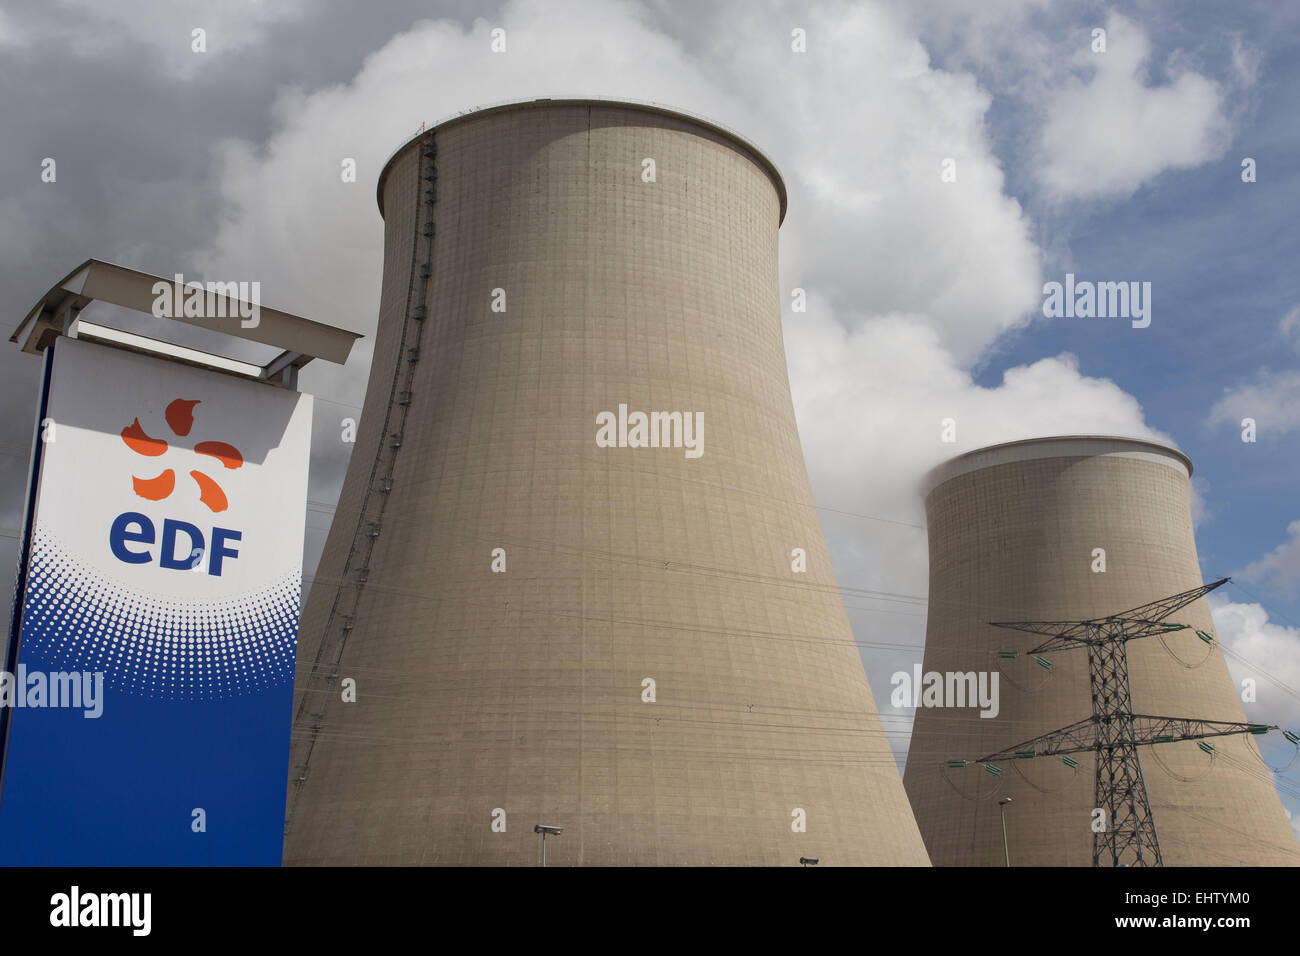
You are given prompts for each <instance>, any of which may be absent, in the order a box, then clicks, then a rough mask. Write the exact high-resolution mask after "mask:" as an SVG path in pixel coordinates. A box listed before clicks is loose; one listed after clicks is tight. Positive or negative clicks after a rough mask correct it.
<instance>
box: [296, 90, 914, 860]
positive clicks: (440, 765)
mask: <svg viewBox="0 0 1300 956" xmlns="http://www.w3.org/2000/svg"><path fill="white" fill-rule="evenodd" d="M379 203H380V209H381V212H382V213H383V215H384V219H385V251H384V281H383V293H382V300H381V303H380V316H379V327H378V334H377V338H376V342H375V356H374V365H373V368H372V370H371V373H370V383H369V388H368V392H367V395H366V404H365V414H364V417H363V419H362V422H361V428H360V432H359V434H358V435H357V442H356V449H355V451H354V453H353V456H352V461H351V464H350V466H349V470H348V475H347V479H346V482H345V484H344V488H343V492H342V497H341V500H340V502H339V507H338V510H337V513H336V515H335V519H334V525H333V528H332V529H331V531H330V535H329V539H328V543H327V546H326V549H325V554H324V558H323V559H322V561H321V564H320V568H319V572H318V576H317V579H316V582H315V585H314V586H313V588H312V591H311V595H310V599H309V601H308V603H307V607H306V609H305V613H304V616H303V623H302V630H301V641H300V647H299V657H298V661H299V669H298V687H297V697H296V701H295V708H296V711H295V713H296V717H295V723H294V739H293V747H292V756H291V766H290V779H289V792H288V810H287V820H286V843H285V861H286V863H289V864H339V863H342V864H352V863H355V864H459V865H464V864H495V865H500V864H520V865H536V864H537V863H538V861H539V857H540V848H541V844H540V839H541V838H540V837H539V836H538V834H537V833H535V832H534V827H535V826H537V825H547V826H556V827H562V828H563V832H562V834H560V835H557V836H551V837H549V838H548V842H547V857H548V864H549V865H580V864H586V865H591V864H763V865H778V864H781V865H797V864H798V862H799V860H800V857H811V858H816V859H819V860H820V861H821V863H822V864H823V865H846V864H918V865H925V864H926V863H927V862H928V860H927V857H926V855H925V850H924V846H923V844H922V841H921V837H920V834H919V832H918V831H917V827H916V824H915V821H914V820H913V818H912V813H911V810H910V808H909V807H908V803H907V798H906V795H905V793H904V791H903V787H902V781H901V779H900V777H899V774H898V771H897V769H896V765H895V762H894V759H893V757H892V755H891V753H890V748H889V746H888V744H887V742H886V739H885V737H884V735H883V733H882V730H881V725H880V722H879V721H878V720H877V718H876V717H875V705H874V703H873V700H872V696H871V692H870V689H869V687H868V685H867V681H866V677H865V674H864V672H863V668H862V663H861V660H860V658H859V655H858V651H857V648H856V646H855V644H854V640H853V635H852V633H851V631H850V628H849V624H848V621H847V618H846V615H845V612H844V608H843V604H842V601H841V598H840V596H839V593H838V590H837V587H836V583H835V578H834V575H833V573H832V570H831V566H830V561H829V558H828V555H827V549H826V546H825V543H824V541H823V538H822V533H821V529H820V526H819V523H818V520H817V516H816V511H815V509H814V507H813V504H812V496H811V492H810V488H809V484H808V479H807V476H806V473H805V470H804V463H803V456H802V453H801V450H800V445H799V437H798V433H797V431H796V428H795V419H794V414H793V409H792V405H791V400H790V392H789V384H788V375H787V371H786V365H785V353H784V347H783V344H782V338H781V312H780V293H779V288H778V282H777V228H778V225H779V224H780V221H781V218H782V217H783V215H784V211H785V191H784V187H783V185H782V182H781V180H780V178H779V176H778V174H777V172H776V171H775V169H774V168H773V166H772V165H771V163H770V162H769V161H768V160H766V159H765V158H764V157H763V156H762V155H761V154H760V153H759V152H758V151H756V150H755V149H754V147H752V146H750V145H749V144H748V143H746V142H745V141H743V140H741V139H739V138H738V137H736V136H735V135H734V134H732V133H729V132H727V131H725V130H722V129H720V128H718V127H715V126H712V125H710V124H708V123H706V122H703V121H701V120H698V119H694V118H691V117H688V116H684V115H680V114H677V113H674V112H670V111H667V110H663V109H657V108H651V107H647V106H638V105H631V104H623V103H614V102H608V101H571V100H555V101H551V100H547V101H537V102H533V103H525V104H517V105H511V106H505V107H496V108H491V109H487V110H482V111H479V112H475V113H471V114H467V115H463V116H460V117H457V118H455V119H453V120H451V121H449V122H446V123H443V124H442V125H440V126H437V127H436V128H434V129H432V130H430V131H428V132H425V133H422V134H420V135H419V136H418V137H416V138H415V139H414V140H412V141H411V142H409V143H408V144H406V145H405V146H404V147H403V148H402V149H400V150H399V151H398V152H397V153H396V155H395V156H394V157H393V158H392V160H391V161H390V162H389V163H388V165H387V166H386V167H385V169H384V171H383V173H382V174H381V176H380V183H379ZM804 555H806V559H805V558H804V557H803V556H804ZM804 560H806V567H807V570H806V571H805V572H800V571H797V570H795V568H796V567H797V566H798V565H799V563H800V562H802V561H804ZM349 680H353V681H355V698H356V699H355V702H350V701H345V700H344V696H345V694H348V693H349V691H348V688H349V687H351V684H350V683H349V684H346V685H345V681H349Z"/></svg>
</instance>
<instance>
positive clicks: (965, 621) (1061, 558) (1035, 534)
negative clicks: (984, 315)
mask: <svg viewBox="0 0 1300 956" xmlns="http://www.w3.org/2000/svg"><path fill="white" fill-rule="evenodd" d="M1191 468H1192V465H1191V462H1190V460H1189V459H1188V458H1187V457H1186V456H1185V455H1183V454H1182V453H1181V452H1179V451H1176V450H1174V449H1172V448H1167V447H1165V446H1163V445H1158V444H1152V443H1150V442H1144V441H1135V440H1128V439H1119V438H1095V437H1069V438H1049V439H1040V440H1035V441H1021V442H1012V443H1010V444H1006V445H997V446H994V447H991V448H984V449H980V450H978V451H973V452H971V453H969V454H966V455H962V456H960V457H958V458H955V459H953V460H951V461H949V462H947V463H946V464H944V465H942V466H940V467H939V468H938V469H936V470H935V472H933V473H932V475H931V476H930V482H929V486H930V488H931V490H930V491H929V495H928V497H927V499H926V514H927V517H928V521H929V535H930V610H929V619H928V626H927V634H926V646H925V664H924V671H925V672H927V673H928V672H937V673H948V672H967V671H990V672H996V673H997V674H998V675H999V687H1000V691H1001V692H1000V707H999V712H998V714H997V716H996V717H993V718H982V717H980V715H979V711H978V710H974V709H970V708H966V709H951V708H945V709H937V708H925V707H922V708H918V710H917V714H916V722H915V725H914V729H913V733H912V741H911V747H910V749H909V752H908V759H907V771H906V774H905V777H904V779H905V781H906V786H907V792H908V796H909V797H910V799H911V802H912V807H913V809H914V810H915V812H916V819H917V822H918V824H919V825H920V828H921V833H922V834H923V835H924V837H925V843H926V847H927V849H928V850H929V853H930V858H931V860H932V861H933V862H934V864H935V865H966V866H971V865H974V866H979V865H984V866H1001V865H1003V863H1004V860H1005V857H1004V848H1003V834H1002V826H1001V822H1000V819H999V800H1000V799H1001V798H1002V797H1005V796H1010V797H1011V803H1010V804H1007V805H1006V807H1005V811H1006V821H1007V824H1006V829H1007V850H1008V852H1009V856H1010V860H1011V865H1013V866H1016V865H1021V866H1032V865H1072V866H1089V865H1091V864H1092V847H1093V833H1092V829H1091V827H1092V823H1093V820H1094V815H1093V812H1092V811H1093V808H1094V806H1095V805H1096V800H1095V796H1094V769H1095V768H1094V760H1093V758H1092V756H1091V754H1089V753H1083V754H1076V755H1075V757H1076V758H1077V764H1078V766H1077V767H1073V768H1072V767H1070V766H1069V765H1068V764H1067V763H1066V762H1065V761H1063V760H1062V759H1061V758H1060V757H1044V756H1039V757H1034V758H1032V759H1027V760H1013V761H1010V762H1008V763H1005V764H1003V765H1002V773H1001V774H1000V775H995V774H992V773H989V772H987V771H986V770H985V769H984V768H983V767H981V766H978V765H975V766H968V767H965V768H952V767H949V766H948V764H947V761H948V760H949V759H971V760H973V759H976V758H978V757H980V756H982V755H987V754H992V753H996V752H998V751H1000V750H1003V749H1005V748H1009V747H1013V746H1014V745H1016V744H1018V743H1021V742H1023V741H1025V740H1028V739H1029V738H1032V737H1035V736H1037V735H1039V734H1043V733H1047V732H1049V731H1053V730H1056V729H1058V728H1061V727H1065V726H1066V725H1068V724H1071V723H1074V722H1075V721H1078V720H1081V719H1084V718H1087V717H1089V716H1090V715H1091V713H1092V710H1091V697H1090V691H1089V686H1090V684H1089V668H1088V652H1087V650H1085V649H1082V648H1079V649H1070V650H1058V651H1054V652H1052V653H1051V654H1049V655H1047V657H1046V658H1045V660H1046V662H1047V663H1048V664H1050V669H1048V668H1047V667H1045V666H1043V664H1042V663H1040V662H1038V661H1036V660H1034V657H1033V656H1027V655H1025V654H1024V653H1023V650H1025V649H1028V648H1031V647H1033V646H1035V645H1036V643H1037V642H1039V641H1041V640H1045V638H1038V637H1036V636H1035V635H1033V634H1027V633H1023V632H1019V631H1012V630H1005V629H1000V628H995V627H991V626H990V625H989V622H990V621H1071V620H1082V619H1091V618H1097V617H1103V616H1109V615H1112V614H1116V613H1118V612H1121V611H1125V610H1128V609H1130V608H1135V607H1138V606H1139V605H1142V604H1146V603H1148V602H1150V601H1154V600H1157V599H1160V598H1164V597H1167V596H1170V595H1173V594H1177V593H1180V592H1183V591H1188V590H1191V589H1193V588H1196V587H1199V586H1200V585H1201V584H1202V579H1201V570H1200V566H1199V563H1198V561H1197V556H1196V543H1195V541H1194V539H1193V534H1192V516H1191V508H1190V504H1189V485H1188V479H1189V477H1190V475H1191ZM1096 549H1101V551H1104V555H1102V554H1101V553H1100V552H1099V551H1097V550H1096ZM1102 558H1104V568H1105V570H1104V571H1101V570H1099V569H1100V568H1101V567H1102V566H1103V565H1102V564H1100V563H1099V559H1102ZM1094 569H1098V570H1094ZM1169 620H1171V621H1173V622H1176V623H1179V624H1187V625H1190V627H1191V629H1189V630H1185V631H1179V632H1176V633H1173V634H1170V635H1166V636H1161V637H1148V638H1144V639H1141V640H1135V641H1131V642H1129V643H1128V661H1129V665H1130V682H1131V690H1132V712H1133V713H1137V714H1149V715H1154V716H1166V717H1198V718H1201V719H1207V720H1219V721H1245V719H1246V718H1245V715H1244V714H1243V712H1242V707H1241V703H1240V701H1239V698H1238V696H1237V689H1236V687H1235V685H1234V683H1233V681H1232V678H1231V677H1230V676H1229V674H1228V669H1227V666H1226V664H1225V663H1224V659H1223V654H1222V652H1221V651H1220V650H1219V648H1218V647H1217V646H1215V647H1211V646H1210V645H1207V644H1206V643H1204V642H1203V641H1202V640H1200V639H1199V638H1198V637H1197V636H1196V633H1195V630H1196V629H1199V630H1202V631H1205V632H1206V633H1207V634H1211V635H1212V634H1213V632H1214V625H1213V622H1212V621H1211V618H1210V612H1209V607H1208V605H1207V604H1206V601H1205V600H1204V599H1200V600H1198V601H1196V602H1195V603H1194V604H1191V605H1188V606H1187V607H1186V608H1184V609H1183V610H1181V611H1179V612H1177V613H1175V614H1174V615H1173V616H1172V617H1171V618H1170V619H1169ZM1009 650H1021V651H1022V653H1021V654H1020V655H1019V656H1018V657H1017V658H1016V659H1009V658H1006V657H1002V656H1000V654H999V652H1003V651H1009ZM1262 697H1263V692H1261V699H1262ZM1210 743H1211V745H1212V746H1213V753H1212V754H1207V753H1206V752H1205V751H1203V750H1202V749H1200V747H1199V746H1198V744H1197V743H1196V742H1195V741H1178V742H1174V743H1163V744H1155V745H1152V746H1147V747H1142V748H1140V754H1141V764H1142V769H1143V776H1144V778H1145V781H1146V785H1147V791H1148V794H1149V799H1150V804H1151V813H1152V818H1153V819H1154V821H1155V828H1156V833H1157V836H1158V839H1159V844H1160V848H1161V850H1162V852H1163V856H1164V863H1165V865H1167V866H1168V865H1210V866H1229V865H1238V864H1259V865H1282V864H1293V865H1294V864H1297V863H1300V847H1298V846H1297V844H1296V839H1295V836H1294V835H1293V833H1292V831H1291V828H1290V826H1289V825H1288V823H1287V820H1286V816H1285V813H1284V811H1283V809H1282V805H1281V802H1280V801H1279V800H1278V797H1277V793H1276V791H1275V790H1274V787H1273V784H1272V782H1271V780H1270V772H1269V770H1268V769H1267V767H1266V766H1265V764H1264V763H1263V761H1262V759H1261V757H1260V753H1259V750H1258V748H1257V747H1256V745H1255V742H1254V740H1253V738H1251V737H1250V736H1227V737H1216V738H1214V739H1213V740H1212V741H1210Z"/></svg>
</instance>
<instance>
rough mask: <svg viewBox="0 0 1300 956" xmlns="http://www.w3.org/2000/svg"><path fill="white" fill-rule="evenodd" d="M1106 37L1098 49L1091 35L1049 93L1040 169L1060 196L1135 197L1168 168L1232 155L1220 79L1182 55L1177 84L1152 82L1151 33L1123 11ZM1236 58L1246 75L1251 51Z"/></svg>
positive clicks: (1175, 61)
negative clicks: (1228, 151)
mask: <svg viewBox="0 0 1300 956" xmlns="http://www.w3.org/2000/svg"><path fill="white" fill-rule="evenodd" d="M1106 43H1107V46H1106V52H1105V53H1093V52H1092V51H1091V47H1090V46H1089V41H1088V37H1087V35H1086V34H1081V37H1080V41H1079V43H1078V48H1077V50H1076V52H1075V53H1074V54H1073V55H1072V56H1071V58H1070V60H1069V65H1070V67H1071V71H1070V73H1069V74H1068V75H1067V77H1066V79H1065V80H1064V81H1063V82H1062V83H1060V84H1059V85H1058V86H1057V87H1056V88H1055V89H1054V90H1053V91H1052V93H1051V95H1050V97H1049V99H1048V103H1047V109H1048V116H1047V119H1046V121H1045V123H1044V124H1043V127H1042V129H1041V131H1040V134H1039V139H1038V162H1039V168H1038V177H1039V181H1040V182H1041V184H1042V186H1043V188H1044V190H1045V191H1046V193H1047V194H1048V195H1049V196H1050V197H1052V198H1056V199H1079V198H1083V199H1094V198H1099V197H1120V198H1122V197H1126V196H1129V195H1132V193H1133V192H1135V191H1136V190H1137V189H1138V187H1140V186H1142V185H1143V184H1144V183H1146V182H1149V181H1150V180H1151V179H1153V178H1154V177H1156V176H1157V175H1159V174H1160V173H1161V172H1163V171H1165V170H1167V169H1180V168H1187V167H1191V166H1197V165H1199V164H1201V163H1204V162H1206V161H1208V160H1211V159H1215V158H1217V157H1219V156H1221V155H1223V152H1224V150H1225V149H1226V148H1227V146H1228V143H1229V141H1230V134H1231V123H1230V121H1229V118H1228V116H1227V112H1226V109H1227V105H1226V94H1225V91H1224V90H1223V88H1222V87H1221V86H1220V85H1219V84H1218V83H1216V82H1215V81H1214V80H1212V79H1209V78H1207V77H1205V76H1203V75H1201V74H1199V73H1195V72H1193V71H1191V70H1190V69H1188V68H1186V67H1185V66H1183V65H1182V61H1183V60H1184V57H1183V56H1182V55H1180V54H1177V53H1175V54H1173V55H1171V56H1170V58H1169V60H1168V62H1167V64H1166V71H1167V73H1168V75H1169V82H1167V83H1163V84H1158V85H1156V84H1151V83H1150V82H1149V64H1150V59H1151V43H1150V40H1149V39H1148V37H1147V34H1146V32H1145V31H1144V30H1143V29H1142V28H1141V27H1140V26H1139V25H1138V24H1136V23H1134V22H1133V21H1132V20H1129V19H1128V18H1127V17H1124V16H1122V15H1121V14H1118V13H1112V14H1111V15H1110V17H1109V18H1108V19H1107V21H1106ZM1235 57H1236V59H1235V62H1237V63H1238V71H1239V75H1240V74H1241V71H1245V72H1246V73H1247V74H1249V72H1250V63H1251V62H1252V61H1251V59H1250V55H1249V53H1248V51H1247V50H1246V49H1245V48H1244V47H1242V48H1241V49H1240V51H1239V52H1238V53H1236V54H1235ZM1255 68H1256V70H1257V64H1256V67H1255ZM1085 77H1086V78H1085Z"/></svg>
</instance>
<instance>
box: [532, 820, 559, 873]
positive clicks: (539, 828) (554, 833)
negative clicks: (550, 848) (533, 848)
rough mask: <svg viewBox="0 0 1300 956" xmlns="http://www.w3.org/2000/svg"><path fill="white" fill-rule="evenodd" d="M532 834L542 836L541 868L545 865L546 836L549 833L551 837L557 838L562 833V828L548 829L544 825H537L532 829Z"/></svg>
mask: <svg viewBox="0 0 1300 956" xmlns="http://www.w3.org/2000/svg"><path fill="white" fill-rule="evenodd" d="M533 832H534V833H540V834H541V835H542V866H545V865H546V835H547V834H548V833H549V834H550V835H551V836H559V835H560V834H561V833H563V832H564V827H548V826H546V825H545V824H542V823H539V824H537V826H535V827H533Z"/></svg>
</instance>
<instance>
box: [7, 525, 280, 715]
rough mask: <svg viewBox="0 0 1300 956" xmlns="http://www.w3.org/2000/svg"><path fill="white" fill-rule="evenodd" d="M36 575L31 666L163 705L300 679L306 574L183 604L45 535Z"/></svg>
mask: <svg viewBox="0 0 1300 956" xmlns="http://www.w3.org/2000/svg"><path fill="white" fill-rule="evenodd" d="M30 567H31V569H30V572H29V574H28V579H27V595H26V602H25V603H24V605H23V639H22V640H23V642H22V660H23V663H25V664H26V665H27V666H28V667H34V666H41V667H44V668H45V669H47V670H78V671H102V672H103V673H104V682H105V683H106V684H107V685H108V686H109V687H112V688H115V689H117V690H120V691H124V692H126V693H129V694H134V695H137V696H141V697H152V698H156V699H163V700H220V699H223V698H227V697H236V696H239V695H242V694H249V693H255V692H259V691H261V690H264V689H265V688H268V687H273V686H277V685H280V684H283V683H285V682H286V681H287V682H292V681H293V671H294V660H295V656H296V651H297V642H298V610H299V600H300V594H301V587H302V575H301V572H300V571H294V572H293V573H291V574H289V575H287V576H286V577H285V578H284V579H282V580H281V581H280V582H278V583H277V584H275V585H273V586H272V587H269V588H266V589H265V590H262V591H257V592H254V593H252V594H248V595H244V596H241V597H239V598H235V599H232V600H226V601H217V602H205V603H199V602H195V601H184V600H177V599H175V598H169V597H164V596H161V595H152V594H147V593H144V592H141V591H137V590H132V589H129V588H125V587H122V586H121V585H119V584H116V583H114V582H111V581H108V580H106V579H104V578H102V577H100V576H99V575H97V574H94V573H93V572H90V571H87V570H86V569H84V568H82V567H80V566H79V565H78V564H77V563H76V562H74V561H73V560H71V559H70V558H69V557H67V555H66V553H65V551H64V549H63V548H62V547H60V545H59V544H58V542H57V541H55V540H54V539H53V537H52V536H51V535H49V534H47V533H45V532H43V531H38V532H37V534H36V540H35V542H34V547H33V549H32V563H31V566H30ZM170 573H175V574H187V573H193V572H186V571H176V572H170Z"/></svg>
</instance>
